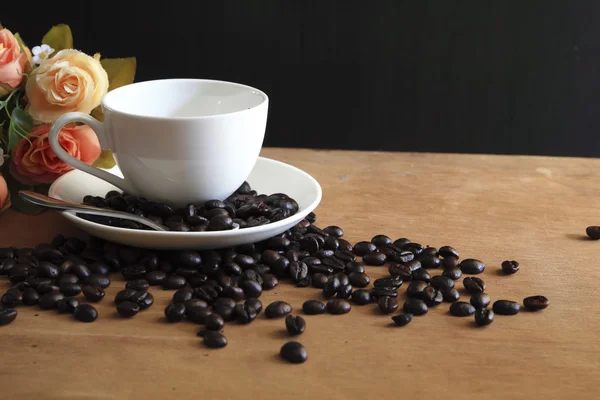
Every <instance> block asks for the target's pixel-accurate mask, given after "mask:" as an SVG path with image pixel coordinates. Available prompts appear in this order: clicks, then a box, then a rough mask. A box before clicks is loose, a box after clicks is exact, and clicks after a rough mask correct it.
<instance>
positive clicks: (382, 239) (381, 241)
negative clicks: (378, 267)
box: [371, 235, 392, 247]
mask: <svg viewBox="0 0 600 400" xmlns="http://www.w3.org/2000/svg"><path fill="white" fill-rule="evenodd" d="M371 243H373V244H374V245H375V246H377V247H381V246H385V245H388V244H392V239H390V238H389V237H388V236H386V235H375V236H373V238H371Z"/></svg>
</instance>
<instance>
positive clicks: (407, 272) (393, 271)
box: [388, 262, 412, 281]
mask: <svg viewBox="0 0 600 400" xmlns="http://www.w3.org/2000/svg"><path fill="white" fill-rule="evenodd" d="M388 272H389V273H390V275H391V276H397V277H399V278H400V279H402V280H403V281H409V280H411V279H412V271H411V269H410V267H408V266H407V265H405V264H400V263H397V262H392V263H391V264H390V266H389V267H388Z"/></svg>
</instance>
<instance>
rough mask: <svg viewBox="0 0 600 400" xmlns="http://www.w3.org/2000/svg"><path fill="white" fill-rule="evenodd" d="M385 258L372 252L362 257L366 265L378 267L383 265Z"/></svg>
mask: <svg viewBox="0 0 600 400" xmlns="http://www.w3.org/2000/svg"><path fill="white" fill-rule="evenodd" d="M386 260H387V257H386V255H385V254H383V253H379V252H375V251H372V252H370V253H367V254H365V255H364V256H363V262H364V263H365V264H367V265H374V266H380V265H383V264H385V261H386Z"/></svg>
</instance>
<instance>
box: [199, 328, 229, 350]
mask: <svg viewBox="0 0 600 400" xmlns="http://www.w3.org/2000/svg"><path fill="white" fill-rule="evenodd" d="M203 342H204V345H205V346H206V347H210V348H213V349H220V348H222V347H225V346H227V338H226V337H225V336H223V335H222V334H220V333H219V332H217V331H206V332H205V333H204V341H203Z"/></svg>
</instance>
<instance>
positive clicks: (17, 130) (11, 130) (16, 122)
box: [7, 107, 33, 152]
mask: <svg viewBox="0 0 600 400" xmlns="http://www.w3.org/2000/svg"><path fill="white" fill-rule="evenodd" d="M32 127H33V118H31V115H29V114H28V113H27V112H25V110H23V109H22V108H19V107H17V108H15V109H14V110H13V112H12V114H11V116H10V125H9V127H8V148H7V152H10V151H12V149H13V148H14V147H15V146H16V145H17V143H18V142H19V140H21V139H22V138H24V137H26V135H27V133H29V131H30V130H31V128H32Z"/></svg>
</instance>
